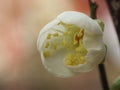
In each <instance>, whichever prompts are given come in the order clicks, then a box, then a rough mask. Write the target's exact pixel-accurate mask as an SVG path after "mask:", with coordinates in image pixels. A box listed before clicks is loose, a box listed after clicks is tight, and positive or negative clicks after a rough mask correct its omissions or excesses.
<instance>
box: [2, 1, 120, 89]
mask: <svg viewBox="0 0 120 90" xmlns="http://www.w3.org/2000/svg"><path fill="white" fill-rule="evenodd" d="M95 1H96V2H97V4H98V5H99V8H98V11H97V17H98V18H100V19H101V20H103V22H104V23H105V32H104V42H105V43H106V44H107V46H108V53H107V58H106V62H105V67H106V73H107V78H108V82H109V86H111V85H112V83H113V81H114V79H115V78H116V77H117V76H119V75H120V46H119V39H118V36H119V35H120V26H119V25H120V1H119V0H110V2H109V1H108V0H95ZM69 10H75V11H80V12H84V13H86V14H88V15H89V13H90V12H89V5H88V0H0V90H102V86H101V82H100V78H99V71H98V68H96V69H95V70H93V71H92V72H89V73H85V74H82V75H77V76H75V77H72V78H65V79H63V78H57V77H55V76H54V75H52V74H50V73H49V72H48V71H47V70H46V69H44V67H43V65H42V63H41V60H40V56H39V53H38V51H37V47H36V41H37V37H38V34H39V31H40V30H41V28H42V27H43V26H44V25H45V24H47V23H48V22H49V21H50V20H52V19H54V18H55V17H56V16H57V15H58V14H60V13H62V12H63V11H69ZM117 35H118V36H117ZM119 37H120V36H119Z"/></svg>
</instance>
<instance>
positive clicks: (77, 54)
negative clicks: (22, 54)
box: [43, 22, 87, 66]
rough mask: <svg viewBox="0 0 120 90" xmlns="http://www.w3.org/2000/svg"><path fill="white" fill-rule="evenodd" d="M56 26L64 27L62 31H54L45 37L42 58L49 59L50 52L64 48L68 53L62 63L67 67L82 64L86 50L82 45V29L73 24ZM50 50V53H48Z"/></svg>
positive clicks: (61, 23)
mask: <svg viewBox="0 0 120 90" xmlns="http://www.w3.org/2000/svg"><path fill="white" fill-rule="evenodd" d="M58 26H61V27H64V29H65V30H64V31H63V30H59V29H54V28H52V29H53V30H54V31H55V32H54V33H49V34H48V35H47V39H46V43H45V45H44V48H45V51H44V52H43V54H44V56H45V57H46V58H47V57H50V56H51V55H52V54H51V52H54V51H57V50H60V49H61V48H66V49H67V50H68V51H69V52H70V53H68V54H67V55H66V57H65V60H64V63H65V65H67V66H75V65H79V64H84V62H85V61H86V58H85V56H86V54H87V50H86V48H85V47H84V44H83V37H84V29H81V28H79V27H77V26H76V25H73V24H65V23H63V22H60V23H58ZM50 50H51V51H50Z"/></svg>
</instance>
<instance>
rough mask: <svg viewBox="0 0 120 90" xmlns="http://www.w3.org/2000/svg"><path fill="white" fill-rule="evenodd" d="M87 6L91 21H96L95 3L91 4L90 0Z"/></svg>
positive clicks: (96, 6)
mask: <svg viewBox="0 0 120 90" xmlns="http://www.w3.org/2000/svg"><path fill="white" fill-rule="evenodd" d="M89 5H90V16H91V18H92V19H96V11H97V8H98V5H97V4H96V2H92V1H91V0H89Z"/></svg>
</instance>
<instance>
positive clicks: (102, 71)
mask: <svg viewBox="0 0 120 90" xmlns="http://www.w3.org/2000/svg"><path fill="white" fill-rule="evenodd" d="M99 73H100V79H101V82H102V87H103V90H109V86H108V82H107V76H106V72H105V66H104V64H99Z"/></svg>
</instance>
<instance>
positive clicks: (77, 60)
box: [65, 53, 86, 66]
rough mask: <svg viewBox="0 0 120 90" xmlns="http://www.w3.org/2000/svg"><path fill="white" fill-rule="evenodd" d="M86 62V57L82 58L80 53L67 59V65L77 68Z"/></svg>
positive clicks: (70, 55)
mask: <svg viewBox="0 0 120 90" xmlns="http://www.w3.org/2000/svg"><path fill="white" fill-rule="evenodd" d="M85 60H86V59H85V57H84V56H82V55H81V54H80V53H75V54H68V55H67V56H66V58H65V64H66V65H70V66H75V65H79V64H84V63H85Z"/></svg>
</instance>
